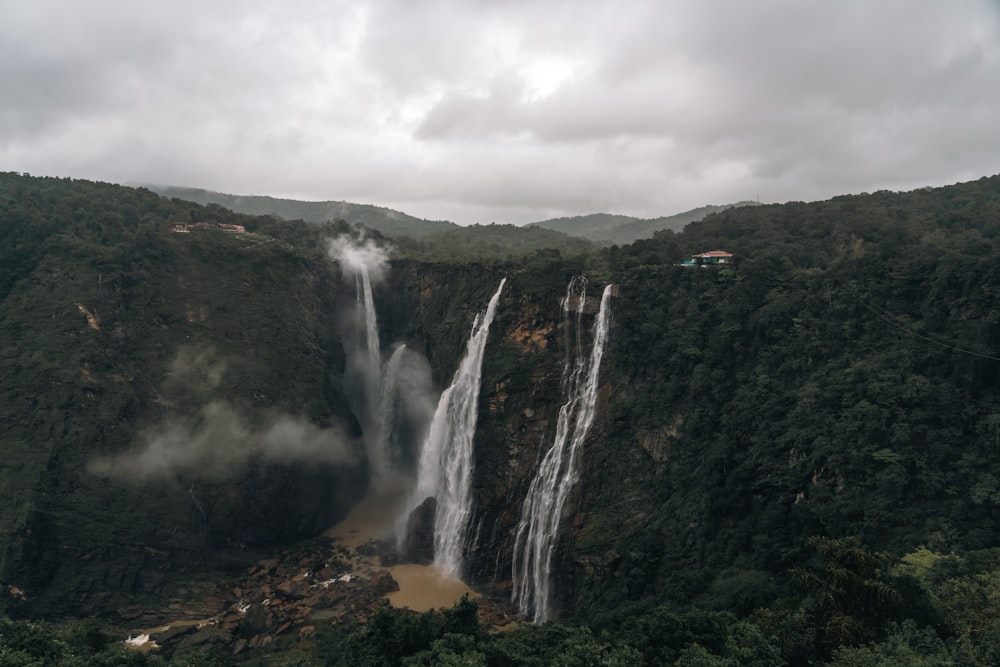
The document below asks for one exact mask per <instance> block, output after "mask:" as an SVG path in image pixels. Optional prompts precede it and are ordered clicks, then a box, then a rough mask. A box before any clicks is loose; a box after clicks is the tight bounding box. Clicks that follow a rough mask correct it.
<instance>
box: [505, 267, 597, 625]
mask: <svg viewBox="0 0 1000 667" xmlns="http://www.w3.org/2000/svg"><path fill="white" fill-rule="evenodd" d="M586 288H587V284H586V280H585V279H583V278H574V279H573V280H572V281H570V283H569V285H568V286H567V288H566V297H565V298H564V299H563V302H562V306H563V317H564V318H565V324H566V325H567V326H568V325H569V324H570V321H569V320H570V318H571V314H572V311H575V317H576V322H575V324H576V329H575V333H576V341H575V343H576V345H575V347H574V346H573V345H567V351H566V361H565V364H564V366H563V396H564V397H565V403H563V405H562V406H561V407H560V408H559V416H558V420H557V422H556V434H555V438H554V439H553V441H552V446H551V447H549V449H548V450H547V451H546V452H545V456H544V457H543V458H542V462H541V464H540V465H539V467H538V470H537V471H536V473H535V477H534V478H533V479H532V481H531V485H530V486H529V488H528V494H527V496H526V497H525V500H524V504H523V505H522V506H521V518H520V521H519V522H518V525H517V528H516V530H515V538H514V555H513V579H514V592H513V601H514V604H516V605H517V607H518V608H519V609H520V610H521V611H522V612H523V613H524V614H525V615H527V616H529V617H530V618H531V619H532V620H533V621H535V622H544V621H547V620H549V619H550V618H551V615H552V611H553V610H552V555H553V551H554V549H555V545H556V538H557V536H558V533H559V523H560V520H561V518H562V512H563V507H564V505H565V503H566V498H567V496H568V495H569V492H570V490H571V489H572V488H573V486H574V484H576V482H577V477H578V470H577V467H578V464H577V460H578V459H579V451H580V448H581V446H582V445H583V441H584V440H585V439H586V437H587V433H588V431H590V427H591V425H592V424H593V421H594V412H595V408H596V405H597V387H598V381H599V378H600V370H601V358H602V357H603V356H604V347H605V343H606V342H607V339H608V328H609V323H610V319H611V318H610V312H609V311H610V309H609V307H608V304H609V302H610V300H611V292H612V286H611V285H608V286H606V287H605V288H604V293H603V294H602V296H601V306H600V309H599V310H598V313H597V318H596V320H595V321H594V326H593V336H592V339H593V340H592V344H591V350H590V354H589V355H585V354H584V353H583V350H584V346H583V338H582V332H583V323H582V318H583V312H584V306H585V304H586V298H587V296H586Z"/></svg>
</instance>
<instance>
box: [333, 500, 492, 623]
mask: <svg viewBox="0 0 1000 667" xmlns="http://www.w3.org/2000/svg"><path fill="white" fill-rule="evenodd" d="M406 499H407V494H406V493H405V492H404V491H401V490H400V491H391V492H388V493H382V494H371V495H369V496H368V497H367V498H365V499H364V500H362V501H361V502H360V503H358V504H357V505H355V507H354V508H353V509H352V510H351V511H350V512H349V513H348V515H347V516H346V517H344V520H343V521H341V522H340V523H338V524H337V525H336V526H334V527H333V528H331V529H330V530H328V531H327V532H326V535H327V536H329V537H334V538H337V539H339V540H340V541H341V543H342V544H343V545H344V546H346V547H348V548H351V549H357V548H358V547H360V546H361V545H363V544H365V543H366V542H368V541H370V540H375V539H382V538H386V537H391V535H392V532H393V529H394V524H395V521H396V517H398V516H399V513H400V512H401V511H402V509H403V507H405V503H406ZM358 558H359V559H360V560H364V561H365V565H366V566H367V568H371V569H372V570H380V569H387V570H389V573H390V574H391V575H392V578H393V579H395V580H396V583H398V584H399V590H398V591H395V592H393V593H389V594H388V595H387V596H386V597H387V598H388V599H389V604H391V605H392V606H393V607H396V608H400V609H402V608H407V609H412V610H413V611H428V610H430V609H437V608H439V607H450V606H452V605H453V604H455V603H456V602H458V601H459V600H461V599H462V596H463V595H468V596H469V597H472V598H477V597H479V594H478V593H476V592H475V591H474V590H472V589H471V588H469V587H468V586H467V585H465V584H464V583H463V582H462V581H460V580H459V579H455V578H454V577H451V576H448V575H446V574H444V573H443V572H441V571H440V570H439V569H438V568H437V567H435V566H434V565H417V564H415V563H407V564H404V565H395V566H393V567H389V568H384V567H382V566H381V565H377V564H376V563H375V562H374V561H375V559H374V558H370V557H361V556H359V557H358Z"/></svg>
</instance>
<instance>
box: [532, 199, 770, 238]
mask: <svg viewBox="0 0 1000 667" xmlns="http://www.w3.org/2000/svg"><path fill="white" fill-rule="evenodd" d="M759 205H760V204H759V203H758V202H755V201H741V202H737V203H735V204H724V205H722V206H713V205H708V206H699V207H698V208H694V209H691V210H690V211H684V212H683V213H676V214H674V215H667V216H663V217H660V218H636V217H633V216H629V215H613V214H610V213H592V214H590V215H578V216H572V217H568V218H552V219H551V220H542V221H540V222H532V223H530V224H529V226H532V227H544V228H546V229H554V230H556V231H560V232H563V233H565V234H569V235H570V236H578V237H580V238H584V239H587V240H588V241H593V242H594V243H598V244H603V245H610V244H612V243H632V242H634V241H638V240H639V239H647V238H650V237H652V236H653V234H654V233H656V232H659V231H662V230H664V229H669V230H672V231H675V232H679V231H681V230H682V229H684V227H685V226H686V225H688V224H689V223H692V222H697V221H699V220H701V219H703V218H705V217H706V216H708V215H710V214H712V213H719V212H721V211H725V210H727V209H730V208H737V207H740V206H759Z"/></svg>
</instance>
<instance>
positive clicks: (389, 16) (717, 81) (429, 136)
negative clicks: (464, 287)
mask: <svg viewBox="0 0 1000 667" xmlns="http://www.w3.org/2000/svg"><path fill="white" fill-rule="evenodd" d="M0 80H2V81H3V82H4V87H5V94H4V95H3V96H2V98H0V169H4V170H15V171H28V172H32V173H40V174H51V175H59V176H73V177H79V178H95V179H100V180H111V181H117V182H146V183H159V184H179V185H194V186H198V187H206V188H210V189H216V190H222V191H225V192H232V193H239V194H272V195H276V196H291V197H301V198H306V199H344V200H349V201H358V202H365V203H375V204H379V205H383V206H390V207H393V208H399V209H402V210H404V211H406V212H408V213H412V214H415V215H420V216H423V217H428V218H437V219H440V218H445V219H452V220H455V221H457V222H460V223H471V222H489V221H497V222H527V221H530V220H537V219H542V218H545V217H549V216H552V215H571V214H582V213H589V212H595V211H602V210H604V211H610V212H621V213H629V214H633V215H642V216H657V215H666V214H670V213H674V212H678V211H681V210H684V209H687V208H692V207H694V206H698V205H702V204H706V203H725V202H729V201H736V200H740V199H747V198H752V197H755V196H756V195H757V194H759V195H760V197H761V198H762V199H764V200H766V201H785V200H789V199H800V200H808V199H816V198H823V197H828V196H832V195H835V194H839V193H844V192H859V191H870V190H876V189H882V188H890V189H905V188H912V187H919V186H922V185H939V184H945V183H951V182H955V181H958V180H963V179H968V178H976V177H978V176H982V175H987V174H992V173H996V172H997V171H1000V157H998V156H1000V125H998V124H997V123H996V122H995V120H994V117H995V115H996V110H997V109H1000V86H997V85H996V82H997V81H1000V4H998V3H997V2H995V0H967V1H964V2H961V3H919V4H914V3H912V2H904V1H902V0H887V1H886V2H878V3H871V2H863V1H862V0H846V1H845V2H838V3H819V2H798V1H795V0H763V1H762V2H755V3H744V2H736V1H731V2H701V1H695V0H673V1H660V0H616V1H614V2H612V1H611V0H590V1H589V2H587V3H582V4H581V3H579V2H568V1H562V0H559V1H553V2H544V3H539V2H528V1H527V0H511V1H510V2H503V3H498V2H487V1H485V0H479V1H474V2H465V3H455V2H446V1H444V0H426V1H424V2H419V3H414V2H404V1H403V0H369V1H366V2H360V3H358V2H351V3H348V2H346V1H344V2H320V1H319V0H314V1H313V0H294V1H291V2H288V3H281V4H276V3H265V2H263V1H262V0H250V1H245V2H237V1H236V0H229V1H220V2H212V3H195V2H193V1H192V0H178V1H177V2H174V3H169V4H160V3H153V4H150V3H130V2H125V1H122V0H104V1H102V2H97V3H78V2H71V1H70V0H38V1H37V2H32V3H4V4H3V6H2V7H0Z"/></svg>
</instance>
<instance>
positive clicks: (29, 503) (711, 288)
mask: <svg viewBox="0 0 1000 667" xmlns="http://www.w3.org/2000/svg"><path fill="white" fill-rule="evenodd" d="M0 176H3V177H2V178H0V223H2V224H0V233H2V235H3V237H2V239H0V240H2V241H3V243H0V298H2V302H0V367H2V368H3V369H4V372H3V374H2V375H0V452H2V456H0V549H2V551H0V583H2V584H4V587H5V590H17V591H23V592H24V595H21V594H18V595H17V596H13V595H10V596H8V597H6V598H4V604H5V605H6V607H7V609H9V610H12V611H15V612H16V611H21V612H24V613H31V614H36V615H38V614H47V615H56V614H60V613H67V614H74V613H91V612H94V611H108V610H112V609H115V608H117V607H118V606H120V605H122V604H125V603H126V602H127V601H129V600H130V599H134V598H130V596H133V595H135V594H137V593H142V594H143V595H151V594H153V595H155V594H156V593H157V592H158V591H161V590H163V589H164V587H166V586H167V585H169V584H171V583H175V582H176V581H178V580H179V579H180V578H181V576H184V575H186V574H187V573H195V572H199V571H202V570H205V571H210V570H212V569H213V568H216V569H217V568H220V567H223V566H225V565H227V564H235V563H239V562H241V558H243V557H244V554H243V550H244V549H246V550H249V549H252V548H254V547H262V548H264V547H267V545H273V544H278V543H286V542H288V541H291V540H295V539H297V538H300V537H304V536H309V535H315V534H317V533H319V532H321V531H322V530H324V529H325V528H328V527H329V526H330V525H331V524H333V523H334V522H335V521H336V519H337V518H338V517H340V516H342V515H343V514H344V512H345V511H346V510H347V508H348V507H349V506H350V505H351V504H352V503H353V502H355V501H356V500H357V499H358V498H359V497H360V496H361V495H362V494H363V493H364V491H365V488H364V487H365V482H364V480H365V479H367V475H366V474H365V473H366V471H365V464H364V462H363V451H364V448H363V447H362V445H361V444H360V443H361V437H360V436H361V433H360V426H359V424H358V423H357V421H356V420H355V419H354V417H353V416H352V413H351V410H350V408H349V405H350V404H351V399H352V397H354V396H355V395H356V394H357V392H359V391H361V388H359V387H355V386H352V385H351V383H350V382H348V381H347V380H345V377H348V376H349V375H348V374H346V373H345V369H346V367H347V361H346V357H345V351H344V341H343V336H342V332H343V328H342V327H343V324H342V319H343V313H344V312H345V309H346V308H347V307H348V306H349V305H350V304H352V303H354V301H355V295H354V286H353V285H345V284H344V283H343V281H342V280H341V278H340V272H339V268H338V267H336V266H335V265H334V264H333V263H332V262H330V260H329V258H328V257H327V255H326V253H325V251H324V247H323V237H324V235H326V236H329V235H331V234H333V233H344V232H346V231H348V230H346V229H345V228H343V227H339V228H338V227H335V226H331V227H329V228H326V229H318V228H311V227H308V226H306V225H302V224H300V225H296V224H294V223H278V222H275V221H269V220H264V219H254V218H244V217H240V216H235V215H232V214H228V213H226V212H224V211H222V210H221V209H212V208H208V209H204V208H200V207H196V206H193V205H186V204H181V203H178V202H164V201H163V200H160V199H159V198H156V197H155V196H153V195H152V194H151V193H144V192H142V191H136V190H131V189H128V188H114V187H111V186H98V185H96V184H88V185H80V184H77V183H65V182H58V181H57V182H49V181H45V180H44V179H42V180H39V182H35V181H36V180H38V179H34V180H32V179H28V180H26V179H24V178H20V177H17V178H14V177H10V176H9V175H0ZM998 187H1000V186H998V185H997V183H996V182H993V181H990V182H987V183H982V184H979V185H975V184H972V185H967V186H963V188H961V189H959V190H956V192H957V193H958V194H960V195H961V196H955V197H942V198H938V199H933V200H932V201H926V200H927V199H928V198H931V197H932V194H929V193H917V194H913V195H910V196H908V198H902V197H890V196H889V195H883V194H879V195H877V196H875V195H873V196H872V197H871V198H870V199H862V198H857V199H858V201H854V200H853V199H852V200H851V201H849V202H847V204H850V206H846V205H845V203H844V202H837V201H834V202H831V203H829V205H826V204H821V205H815V206H813V205H804V204H796V205H794V206H789V207H785V208H781V207H754V208H753V209H747V210H746V211H743V212H730V213H727V214H725V216H720V217H717V218H712V219H709V220H708V221H706V222H705V223H703V224H702V225H701V226H700V227H698V228H696V229H694V230H692V231H691V232H690V234H700V236H696V237H695V239H696V241H692V243H693V242H697V243H698V246H697V248H696V249H700V250H703V249H705V248H713V247H726V248H727V249H728V250H730V251H735V252H736V254H737V256H738V257H740V258H741V260H740V262H739V263H738V265H737V266H736V267H733V268H725V269H720V270H714V269H705V270H701V269H699V270H689V269H683V268H679V267H674V266H672V265H671V261H672V260H674V259H677V258H678V257H679V255H680V253H679V252H678V248H679V245H678V243H679V241H678V239H677V238H674V237H663V238H657V239H652V240H649V241H646V242H642V243H641V244H636V245H634V246H629V247H626V248H620V249H619V248H612V249H610V250H608V251H607V252H606V253H604V254H602V255H600V256H599V257H598V258H597V259H593V258H592V259H590V260H587V261H589V262H592V263H591V266H590V269H591V270H590V271H589V272H590V273H593V274H595V275H596V274H597V273H598V272H599V273H600V275H602V276H604V275H606V276H608V277H609V279H610V277H612V276H613V279H614V281H615V282H616V284H620V289H619V290H618V292H617V293H616V294H617V296H616V298H615V299H614V300H613V302H612V305H611V313H612V315H611V317H612V321H611V330H610V336H609V343H608V347H607V350H606V353H605V358H604V362H603V364H602V371H601V375H600V382H599V391H598V395H597V409H596V416H595V420H594V423H593V426H592V428H591V430H590V433H589V435H588V437H587V439H586V441H585V443H584V447H583V450H582V453H581V457H580V461H579V466H580V467H579V471H580V479H579V482H578V483H577V484H576V485H575V486H574V488H573V489H572V490H571V492H570V494H569V497H568V500H567V502H566V505H565V511H564V513H563V517H562V523H561V530H560V533H559V539H558V542H557V545H556V549H555V557H554V565H553V573H554V577H555V582H554V589H555V593H556V598H557V599H556V600H555V603H556V608H557V611H558V613H560V614H561V615H563V616H575V617H582V618H586V619H591V620H592V619H593V617H594V616H595V615H599V614H601V613H603V612H605V611H608V610H614V609H615V608H628V606H629V605H642V604H646V605H650V604H660V603H662V602H664V601H671V602H676V603H680V604H686V603H697V604H702V605H706V606H709V607H712V608H716V609H730V610H732V609H735V610H744V611H748V610H749V609H752V608H754V606H755V605H763V606H767V605H768V604H769V603H772V602H773V601H774V600H775V599H777V598H778V597H780V596H781V595H784V594H785V593H787V591H788V587H789V584H788V583H787V577H786V572H787V570H788V569H789V568H791V567H795V566H799V565H802V564H803V563H804V562H805V561H806V559H807V558H809V552H808V550H807V549H806V547H805V545H806V544H807V540H808V538H809V537H810V536H814V535H826V536H831V537H842V536H857V537H859V538H860V539H861V540H862V542H863V543H864V544H865V545H866V546H868V547H869V548H873V549H882V550H888V551H891V552H893V553H896V554H903V553H906V552H908V551H911V550H913V549H915V548H916V547H917V546H919V545H926V546H927V547H928V548H930V549H934V550H937V551H939V552H941V553H948V552H950V551H952V550H956V551H961V550H974V549H987V548H990V547H992V546H994V545H995V544H997V543H998V542H1000V533H998V531H997V528H996V523H995V521H994V520H993V515H994V513H995V510H996V505H998V504H1000V492H998V488H1000V485H998V482H997V480H998V479H1000V464H998V463H997V461H998V459H997V457H996V452H997V442H1000V439H998V438H997V433H998V432H1000V429H998V426H997V424H1000V417H998V415H1000V408H998V406H1000V388H998V387H1000V380H998V377H1000V374H998V371H997V364H996V359H997V357H998V356H1000V352H998V351H1000V336H998V334H997V333H996V331H997V330H996V327H995V323H996V322H998V321H1000V310H998V307H997V302H996V299H995V295H996V293H998V289H1000V288H998V285H1000V273H998V271H997V268H996V267H997V262H996V258H994V257H993V256H992V255H993V254H998V253H1000V251H998V250H997V249H996V248H997V243H996V241H995V239H996V238H998V234H1000V232H998V230H997V229H995V228H994V227H996V225H995V221H996V220H1000V218H998V217H997V215H996V210H997V206H998V204H996V202H997V201H1000V198H998V197H997V196H995V195H994V194H993V192H994V191H996V190H997V189H998ZM945 194H947V193H945ZM911 200H912V201H911ZM984 202H985V203H984ZM887 206H893V207H896V208H894V209H892V211H893V213H892V215H881V217H879V215H877V214H878V213H879V212H880V211H881V212H883V213H884V210H883V209H885V210H889V209H886V207H887ZM866 207H869V208H870V209H871V210H869V208H866ZM917 211H920V212H921V213H920V215H919V216H918V215H917V213H916V212H917ZM852 216H854V217H852ZM803 219H806V220H809V221H811V223H810V226H808V229H809V231H810V234H809V235H808V236H803V235H802V234H801V228H802V224H803V223H802V222H801V221H802V220H803ZM991 220H992V221H994V222H993V223H989V224H987V223H988V221H991ZM984 221H987V222H984ZM174 222H183V223H186V224H187V223H198V222H207V223H213V224H214V223H216V222H223V223H228V224H243V225H244V226H245V227H246V229H247V230H249V233H247V234H226V233H224V232H222V231H219V230H216V229H205V230H195V231H193V232H191V233H190V234H188V235H180V234H177V235H175V234H171V233H170V232H169V231H167V230H168V229H169V227H170V224H171V223H174ZM990 224H993V227H990ZM963 225H964V227H963ZM862 229H863V230H864V231H865V234H867V236H865V238H864V239H861V238H860V237H859V238H855V237H854V236H853V235H854V234H855V232H857V230H862ZM733 230H735V231H733ZM686 234H688V233H687V232H686ZM766 235H771V236H772V237H774V238H772V239H770V240H769V243H770V247H771V248H772V249H769V248H768V247H766V246H767V243H765V241H766V240H767V239H765V238H764V236H766ZM984 238H985V239H988V242H986V241H984ZM681 240H684V239H681ZM685 242H687V241H685ZM730 243H731V245H730ZM790 249H794V250H796V252H792V251H791V250H790ZM790 257H791V258H793V259H794V261H793V259H789V258H790ZM743 258H745V259H743ZM585 264H586V262H585V261H584V260H580V259H574V260H563V259H561V258H559V257H558V255H557V254H554V253H547V254H543V255H538V256H533V257H531V258H522V259H521V260H519V261H517V262H513V261H511V262H506V263H504V262H498V261H494V262H475V263H473V262H467V263H463V262H440V263H434V262H418V261H413V260H396V261H394V262H393V263H392V264H391V266H390V267H389V271H388V272H387V274H386V277H385V280H384V281H383V282H381V283H379V284H378V285H376V287H375V298H374V301H375V305H376V308H377V310H378V321H379V325H380V329H381V342H382V349H383V350H385V349H388V346H389V345H391V344H392V343H396V342H405V343H407V345H408V346H411V347H412V348H413V349H415V350H417V351H419V352H421V353H422V354H424V355H425V356H426V358H427V360H428V361H429V363H430V367H431V370H432V375H433V385H434V386H435V387H436V388H437V389H438V390H440V389H443V388H445V387H446V386H447V385H448V383H449V382H450V380H451V377H452V375H453V373H454V372H455V369H456V366H457V365H458V363H459V361H460V359H461V357H462V354H463V350H464V346H465V344H466V341H467V340H468V337H469V333H470V328H471V325H472V321H473V319H474V317H475V315H476V314H477V313H478V312H479V311H480V310H482V309H483V308H484V306H485V304H486V303H487V302H488V301H489V298H490V296H491V294H493V293H494V292H495V291H496V288H497V284H498V282H499V281H500V279H501V278H502V277H507V279H508V282H507V284H506V287H505V289H504V291H503V294H502V297H501V300H500V307H499V309H498V311H497V315H496V319H495V320H494V323H493V327H492V328H491V331H490V336H489V339H488V343H487V346H486V356H485V361H484V366H483V381H482V391H481V394H480V400H479V415H478V423H477V429H476V438H475V443H476V448H475V453H474V470H473V501H474V508H473V519H472V528H471V539H470V543H469V548H468V550H467V553H466V563H467V567H468V574H469V577H470V579H471V580H472V582H473V583H475V584H476V585H479V586H482V587H484V588H493V589H494V590H496V591H497V592H500V593H506V592H508V591H509V589H510V582H511V570H512V563H511V556H512V549H513V536H514V529H515V527H516V525H517V522H518V521H519V519H520V512H521V505H522V503H523V501H524V498H525V495H526V493H527V490H528V486H529V484H530V482H531V479H532V476H533V475H534V473H535V471H536V470H537V467H538V464H539V461H540V460H541V456H542V452H543V450H544V447H545V446H546V445H547V444H548V443H551V441H552V438H553V435H554V432H555V428H556V417H557V414H558V411H559V407H560V405H561V404H562V402H563V401H564V400H565V397H564V396H563V395H562V390H561V378H562V373H563V361H564V359H565V355H566V352H567V349H569V347H570V346H572V345H574V344H575V343H574V342H573V340H572V338H571V337H569V336H568V335H567V327H566V325H565V324H564V320H563V314H562V310H561V307H560V301H561V299H562V298H563V296H564V295H565V290H566V285H567V282H568V281H569V280H570V278H572V277H573V276H574V275H579V274H581V273H588V267H587V266H585ZM594 266H599V269H593V267H594ZM593 282H594V285H593V288H592V292H593V293H592V296H593V297H595V298H596V297H597V296H598V293H599V287H600V286H599V284H598V282H600V281H598V280H596V279H594V281H593ZM595 309H596V305H595V301H594V300H590V301H588V302H587V304H586V306H585V308H584V314H583V317H584V322H585V324H586V326H590V323H592V321H593V318H594V314H593V312H592V311H594V310H595ZM409 435H410V438H409V440H408V446H409V447H411V448H414V447H416V446H417V444H416V442H415V440H416V436H415V435H414V434H412V433H411V434H409ZM234 443H238V444H239V446H234ZM290 443H295V446H294V447H291V448H290V447H289V445H290ZM414 456H415V452H414V451H410V452H409V455H408V459H409V460H410V461H412V460H413V458H414ZM406 458H407V457H404V459H406ZM7 587H10V588H7ZM25 595H26V596H27V601H25V600H24V596H25Z"/></svg>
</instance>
